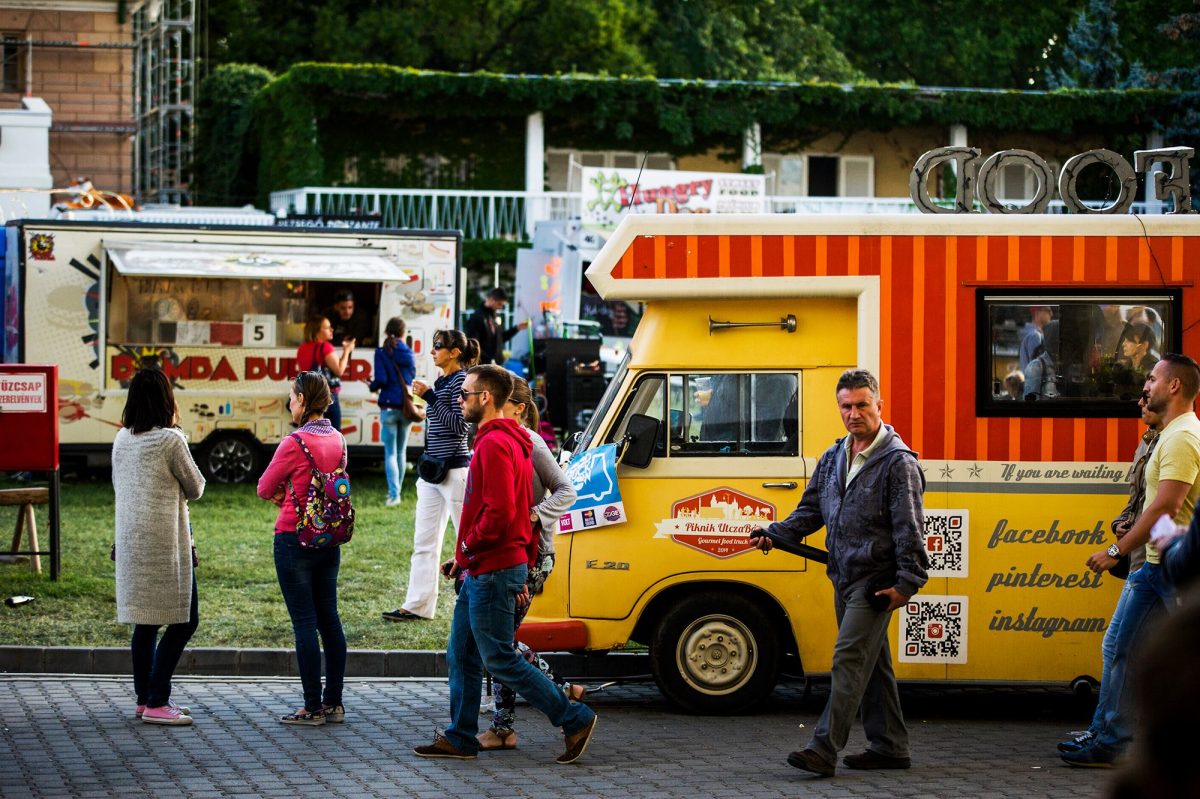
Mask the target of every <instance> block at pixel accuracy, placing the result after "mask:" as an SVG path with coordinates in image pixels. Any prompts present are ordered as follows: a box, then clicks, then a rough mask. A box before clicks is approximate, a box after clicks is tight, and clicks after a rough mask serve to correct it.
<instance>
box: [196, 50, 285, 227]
mask: <svg viewBox="0 0 1200 799" xmlns="http://www.w3.org/2000/svg"><path fill="white" fill-rule="evenodd" d="M272 77H274V76H273V75H271V73H270V72H268V71H267V70H265V69H263V68H262V67H260V66H255V65H253V64H227V65H225V66H222V67H219V68H218V69H216V70H214V71H213V73H212V74H211V75H209V76H208V77H207V78H205V79H204V81H203V82H202V83H201V86H200V92H199V99H198V102H197V103H196V159H195V162H194V163H193V168H192V173H193V175H194V177H193V180H192V183H191V186H190V189H191V193H192V199H193V200H194V201H195V202H196V203H197V204H199V205H243V204H246V203H253V202H254V200H255V199H256V197H255V190H254V181H253V180H252V179H250V178H249V176H247V174H246V170H244V169H243V168H242V167H243V164H242V160H243V155H244V151H243V148H244V147H245V145H246V144H247V139H248V136H247V133H248V130H249V127H250V109H251V106H252V105H253V102H254V98H255V96H256V95H257V94H258V92H259V90H260V89H262V87H263V86H265V85H267V83H268V82H269V81H270V80H271V78H272Z"/></svg>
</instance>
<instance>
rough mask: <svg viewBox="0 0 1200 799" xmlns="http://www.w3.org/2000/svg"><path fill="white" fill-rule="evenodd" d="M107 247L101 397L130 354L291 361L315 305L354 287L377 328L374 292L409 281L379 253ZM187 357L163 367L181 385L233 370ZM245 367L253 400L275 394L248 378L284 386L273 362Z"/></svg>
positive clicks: (360, 309) (126, 368) (132, 361)
mask: <svg viewBox="0 0 1200 799" xmlns="http://www.w3.org/2000/svg"><path fill="white" fill-rule="evenodd" d="M105 245H106V247H105V250H106V253H107V255H108V259H109V265H110V267H111V268H110V269H109V270H108V271H107V273H106V275H107V280H108V282H109V285H108V286H107V290H106V291H105V292H104V293H105V296H107V297H108V303H107V308H106V309H107V314H106V315H107V319H106V325H105V333H106V339H105V344H106V352H107V353H108V356H109V357H108V365H109V372H108V383H107V385H108V386H109V387H113V386H114V385H117V384H120V383H122V382H123V381H126V380H128V379H129V377H130V375H131V374H132V371H133V370H135V369H136V368H137V367H136V363H137V358H136V355H137V353H138V352H139V351H140V350H141V349H143V348H147V347H149V348H153V349H158V348H175V347H184V348H200V349H203V348H221V347H245V348H258V349H263V350H267V349H277V348H286V349H291V350H293V351H294V350H295V348H297V347H298V346H299V345H300V344H301V343H302V342H303V341H304V328H305V325H306V324H307V322H308V320H309V317H311V316H312V315H313V314H317V313H320V312H322V311H323V310H324V309H323V308H322V307H321V306H319V305H318V303H317V300H316V298H317V297H318V296H320V295H322V294H323V295H325V296H329V295H330V289H334V288H342V289H345V288H352V287H355V286H360V285H361V288H359V290H358V292H357V293H356V306H357V307H356V313H359V314H366V315H370V316H372V317H375V318H377V316H378V313H377V309H378V294H379V283H380V282H381V281H393V282H396V283H401V284H403V283H408V282H409V281H410V280H412V279H413V275H412V274H411V273H409V272H406V271H405V270H404V269H402V268H401V267H400V266H398V265H397V264H396V263H395V262H394V261H392V260H389V259H388V258H386V257H384V255H383V251H382V249H380V250H378V251H376V252H371V251H370V250H365V251H364V250H363V249H354V250H347V249H345V248H332V247H328V248H317V247H294V248H285V247H276V248H274V249H258V248H246V247H236V246H225V247H222V246H214V245H209V246H204V247H193V246H187V245H172V246H171V247H161V246H160V247H153V246H148V247H147V246H140V247H139V246H137V245H135V244H124V243H120V242H114V243H109V242H105ZM322 289H325V290H324V291H322ZM372 327H373V328H374V327H377V325H372ZM191 357H192V358H195V359H196V360H194V361H191V362H187V361H182V362H179V363H171V362H167V363H164V368H165V369H167V370H168V371H169V372H176V373H177V374H179V375H180V376H185V377H192V376H199V374H198V372H206V373H209V374H211V373H212V371H213V370H217V369H222V370H224V369H230V370H231V371H232V370H233V369H234V365H233V364H230V363H229V362H228V360H226V362H225V364H224V365H223V364H222V363H221V359H220V358H219V357H218V358H216V359H215V360H214V359H212V358H207V359H206V358H205V356H203V355H194V356H191ZM244 364H245V365H244V368H243V370H242V373H241V377H242V379H243V380H244V381H246V382H247V387H248V388H250V389H251V390H254V388H259V389H261V390H264V391H275V390H276V389H275V387H274V386H272V385H271V384H270V383H269V382H266V383H264V382H258V383H257V385H256V383H255V381H254V378H255V377H259V378H263V377H265V378H270V379H272V380H282V379H287V377H288V372H289V370H290V369H291V364H290V362H288V360H287V359H286V358H283V359H281V358H280V357H277V356H260V357H256V356H254V355H247V356H246V360H245V362H244ZM354 377H355V375H354V374H353V373H352V374H351V375H350V379H354ZM217 378H218V379H219V375H218V376H217Z"/></svg>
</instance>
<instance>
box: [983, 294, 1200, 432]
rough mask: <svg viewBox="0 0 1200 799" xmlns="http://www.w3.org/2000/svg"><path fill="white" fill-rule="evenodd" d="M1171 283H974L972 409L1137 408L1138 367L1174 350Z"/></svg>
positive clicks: (1096, 411)
mask: <svg viewBox="0 0 1200 799" xmlns="http://www.w3.org/2000/svg"><path fill="white" fill-rule="evenodd" d="M1180 303H1181V294H1180V291H1179V290H1178V289H1158V290H1153V291H1127V290H1089V289H1080V290H1074V289H1071V290H1068V289H1052V290H1049V291H1047V290H1045V289H1039V290H1011V291H1000V290H995V291H986V290H985V291H981V292H980V293H979V299H978V308H977V316H976V319H977V323H978V326H979V328H978V345H979V349H978V361H977V364H978V381H977V391H978V395H977V398H976V399H977V409H978V411H979V415H980V416H1136V415H1138V408H1137V404H1136V403H1137V400H1138V398H1139V397H1140V396H1141V394H1142V385H1143V383H1144V382H1145V380H1146V375H1147V374H1149V372H1150V370H1151V369H1152V368H1153V367H1154V364H1155V363H1156V362H1157V360H1158V358H1159V356H1160V355H1161V354H1162V353H1164V352H1178V347H1179V341H1180V340H1181V338H1180V337H1181V333H1180V329H1179V318H1180V317H1179V309H1180V307H1181V305H1180Z"/></svg>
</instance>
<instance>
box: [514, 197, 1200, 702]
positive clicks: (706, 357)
mask: <svg viewBox="0 0 1200 799" xmlns="http://www.w3.org/2000/svg"><path fill="white" fill-rule="evenodd" d="M1198 275H1200V218H1197V217H1196V216H1185V215H1179V216H1175V215H1164V216H1157V217H1135V216H1083V215H1069V216H1068V215H1061V216H999V215H997V216H983V215H976V214H964V215H955V216H871V217H853V216H844V217H843V216H836V217H834V216H792V215H772V216H734V215H730V216H715V215H713V216H700V215H691V216H688V215H678V216H630V217H628V218H626V219H625V220H624V221H623V222H622V223H621V225H620V227H619V228H618V229H617V231H616V233H615V234H614V235H613V237H612V238H611V239H610V240H609V241H608V242H607V243H606V245H605V247H604V249H603V250H602V251H601V252H600V254H599V255H598V257H597V259H596V260H595V261H594V262H593V263H592V265H591V267H590V268H589V269H588V272H587V277H588V279H589V280H590V281H591V283H592V284H593V285H594V286H595V287H596V288H597V289H598V290H599V292H600V293H601V294H602V295H603V297H604V298H605V299H606V300H612V299H622V300H631V301H633V300H636V301H643V302H645V304H646V305H645V315H644V317H643V318H642V321H641V324H640V325H639V327H638V329H637V332H636V334H635V335H634V337H633V339H632V342H631V344H630V346H629V350H628V353H627V355H626V357H625V360H624V362H623V363H622V365H621V367H620V369H619V371H618V373H617V375H616V377H615V379H614V380H613V381H612V383H611V385H610V386H609V388H608V391H607V394H606V395H605V397H604V399H603V400H602V401H601V403H600V405H599V407H597V409H596V412H595V415H594V416H593V418H592V421H591V424H590V425H589V426H588V428H587V429H586V431H584V432H583V433H582V435H581V436H580V438H579V440H578V441H577V442H576V443H575V446H574V451H575V455H576V456H579V455H580V454H581V453H587V452H591V451H594V450H596V449H597V448H599V447H602V446H604V445H606V444H610V443H619V442H622V441H623V440H625V439H626V438H629V439H632V440H633V442H634V443H632V444H630V445H629V450H628V451H632V450H634V449H640V450H641V452H642V453H643V454H644V455H645V457H644V459H643V460H642V461H641V462H639V463H637V464H634V463H631V462H629V461H630V459H629V458H628V457H626V458H625V459H624V460H623V461H622V462H620V463H619V464H618V465H617V467H616V470H615V474H616V478H617V487H618V488H619V493H620V497H621V500H622V501H623V504H624V511H623V514H621V513H619V512H618V511H617V509H615V508H599V509H597V510H596V512H594V513H591V514H590V515H587V516H585V517H582V518H574V517H572V518H571V519H568V520H567V522H566V525H565V526H567V527H569V528H570V529H569V530H563V529H561V527H562V525H561V523H560V534H559V535H558V536H557V537H556V543H557V550H558V551H557V558H556V562H557V564H558V565H557V566H556V568H555V570H554V572H553V574H552V575H551V577H550V579H549V581H548V582H547V583H546V587H545V591H544V593H543V594H542V595H540V596H539V597H538V598H537V599H536V601H535V602H534V604H533V607H532V609H531V612H530V615H529V617H528V618H527V620H526V621H525V623H524V624H523V626H522V627H521V632H520V637H521V638H522V639H523V640H525V641H526V642H527V643H529V644H530V645H532V646H534V647H535V648H537V647H541V648H544V649H558V650H575V651H591V652H606V651H611V650H621V649H624V648H627V647H631V646H632V645H636V644H642V645H646V646H648V647H649V651H650V656H651V662H652V668H653V671H654V674H655V677H656V678H657V681H658V684H659V686H660V688H661V689H662V691H663V693H664V694H665V695H666V696H667V697H668V698H669V699H671V700H672V701H673V702H675V703H676V704H678V705H680V706H682V707H684V708H687V709H690V710H693V711H697V712H710V713H721V712H735V711H738V710H740V709H743V708H745V707H747V706H748V705H750V704H752V703H753V702H755V701H757V700H760V699H762V698H763V697H765V696H766V695H767V694H769V693H770V691H771V690H772V688H773V686H774V685H775V683H776V681H777V678H778V675H779V674H780V672H781V670H786V671H787V672H789V673H804V674H806V675H819V674H822V673H827V672H828V670H829V667H830V661H831V656H832V648H833V644H834V639H835V635H836V633H835V621H834V612H833V602H832V589H831V586H830V584H829V581H828V579H827V578H826V576H825V574H824V567H823V566H821V565H820V564H819V563H817V562H815V561H811V560H808V559H805V558H802V557H797V556H795V555H790V554H786V553H782V552H778V551H776V552H772V553H771V554H770V555H769V556H766V557H764V556H763V555H761V554H759V553H758V552H756V551H752V550H751V548H750V546H749V543H748V534H749V532H751V531H753V530H755V529H758V528H759V527H761V526H763V525H765V524H768V523H770V521H772V520H776V519H780V518H783V517H784V516H786V515H787V514H788V513H789V512H790V511H791V510H792V509H793V508H794V507H795V505H796V503H797V502H798V501H799V499H800V496H801V493H802V492H803V490H804V488H805V485H806V481H807V477H808V475H810V474H811V473H812V470H813V468H814V466H815V464H816V460H817V458H818V457H819V456H820V455H821V453H822V452H823V451H824V450H825V449H826V448H827V447H829V446H830V445H831V444H832V443H833V441H834V440H835V439H837V438H839V437H841V436H842V435H845V430H844V428H843V427H842V425H841V421H840V418H839V415H838V411H837V408H836V403H835V397H834V386H835V384H836V381H837V379H838V377H839V375H841V373H842V372H843V371H844V370H846V369H848V368H854V367H861V368H866V369H869V370H871V371H872V372H874V373H875V374H876V375H878V377H879V379H880V386H881V392H882V399H883V401H884V406H883V416H884V420H885V421H886V422H888V423H890V424H892V425H894V426H895V428H896V430H897V431H898V432H899V433H900V434H901V436H903V438H904V439H905V441H906V442H907V443H908V444H909V445H910V446H911V447H912V448H913V449H914V450H916V451H917V452H918V453H919V454H920V463H921V468H922V469H923V471H924V473H925V478H926V480H927V489H926V493H925V529H924V536H925V543H926V548H927V550H928V554H929V560H930V570H929V582H928V584H927V585H926V586H925V587H924V589H923V590H922V591H921V592H920V593H919V594H917V595H916V596H914V597H913V598H912V600H911V601H910V602H909V603H908V604H907V605H906V606H905V607H904V608H902V609H900V610H899V611H898V612H897V613H896V614H895V618H894V621H893V625H892V629H891V631H890V636H891V639H890V640H891V644H892V648H893V653H894V659H895V661H896V663H895V665H896V671H897V674H898V675H899V676H900V677H901V678H902V679H909V680H929V681H953V682H972V681H981V682H988V683H1002V682H1038V683H1061V684H1067V683H1070V682H1073V681H1076V680H1083V679H1086V680H1093V679H1094V678H1096V677H1098V676H1099V673H1100V667H1101V662H1100V642H1101V638H1102V636H1103V634H1104V631H1105V629H1106V626H1107V623H1108V619H1109V617H1110V615H1111V612H1112V609H1113V606H1114V604H1115V602H1116V598H1117V594H1118V591H1119V588H1120V585H1121V583H1120V581H1119V580H1118V579H1116V578H1114V577H1112V576H1110V575H1108V574H1103V575H1096V574H1093V573H1092V572H1091V571H1089V570H1088V569H1087V568H1086V566H1085V560H1086V559H1087V556H1088V555H1089V554H1091V553H1093V552H1095V551H1097V550H1100V549H1104V548H1105V547H1107V546H1108V545H1109V544H1110V543H1112V542H1113V540H1114V538H1113V536H1112V533H1111V531H1110V527H1109V525H1110V521H1111V520H1112V519H1113V517H1114V516H1115V515H1116V514H1117V513H1118V512H1119V511H1120V509H1121V508H1122V507H1123V506H1124V504H1125V501H1126V497H1127V492H1128V486H1127V482H1126V480H1127V474H1128V470H1129V461H1130V459H1131V456H1132V454H1133V451H1134V449H1135V447H1136V445H1137V443H1138V440H1139V437H1140V435H1141V433H1142V427H1141V425H1140V423H1139V420H1138V412H1137V408H1136V400H1137V398H1138V397H1139V396H1140V394H1141V390H1142V383H1143V380H1144V371H1145V369H1146V368H1148V367H1147V366H1145V363H1146V361H1145V360H1144V358H1141V357H1139V358H1136V359H1135V358H1134V357H1133V356H1131V355H1130V350H1131V347H1130V346H1129V342H1130V341H1131V340H1132V336H1131V335H1130V331H1131V330H1132V329H1133V328H1134V327H1135V326H1138V325H1142V326H1143V327H1141V328H1138V329H1139V330H1142V331H1143V332H1144V331H1145V330H1150V331H1152V332H1153V335H1154V338H1155V341H1154V342H1153V345H1152V346H1151V347H1149V348H1148V349H1150V350H1152V351H1153V352H1154V353H1160V352H1166V351H1173V352H1180V351H1182V352H1185V353H1191V354H1193V355H1196V354H1200V331H1198V330H1197V329H1196V328H1195V325H1196V322H1197V321H1198V320H1200V292H1198V291H1197V288H1196V285H1195V281H1196V278H1197V276H1198ZM1031 334H1035V335H1034V336H1033V338H1032V339H1031V338H1030V336H1031ZM1039 345H1040V346H1039ZM1133 349H1136V348H1133ZM1035 358H1039V359H1041V363H1040V364H1039V367H1040V368H1039V369H1037V370H1036V371H1037V372H1040V376H1039V377H1038V378H1037V379H1036V382H1037V383H1038V385H1036V386H1035V385H1031V384H1024V385H1020V383H1022V382H1023V381H1024V380H1025V375H1027V374H1033V373H1034V372H1035V370H1033V369H1030V368H1029V366H1030V364H1029V361H1031V360H1033V359H1035ZM1135 360H1136V361H1137V362H1136V363H1135V362H1134V361H1135ZM1018 376H1020V379H1019V380H1018ZM717 392H725V393H726V395H727V396H732V397H733V402H734V403H735V404H734V407H735V409H736V412H734V413H732V414H731V413H729V412H728V408H726V411H725V417H724V419H722V420H718V419H716V418H714V406H715V405H716V402H715V399H714V398H715V396H716V394H717ZM627 434H628V436H627ZM647 436H649V437H651V438H652V441H651V442H648V441H646V440H645V437H647ZM639 441H640V442H641V444H642V446H641V447H639V446H638V442H639ZM628 451H627V453H628ZM609 519H613V520H619V523H607V524H606V523H605V522H606V521H608V520H609ZM823 535H824V534H823V531H822V532H819V533H817V534H816V535H814V536H812V537H810V538H809V539H808V542H809V543H811V544H814V545H816V546H818V547H821V546H822V545H823V543H824V541H823Z"/></svg>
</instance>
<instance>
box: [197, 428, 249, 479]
mask: <svg viewBox="0 0 1200 799" xmlns="http://www.w3.org/2000/svg"><path fill="white" fill-rule="evenodd" d="M261 453H262V451H261V448H260V447H259V445H258V442H256V441H253V440H251V439H250V438H249V437H248V436H246V435H243V434H240V433H213V434H212V435H211V436H209V437H208V440H207V441H205V442H204V446H203V447H201V448H200V457H199V458H198V459H197V461H196V465H197V466H199V467H200V471H201V472H203V473H204V479H205V480H208V481H210V482H214V483H247V482H249V481H251V480H253V479H254V478H255V477H257V476H258V472H259V471H260V464H259V459H260V457H261Z"/></svg>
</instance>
